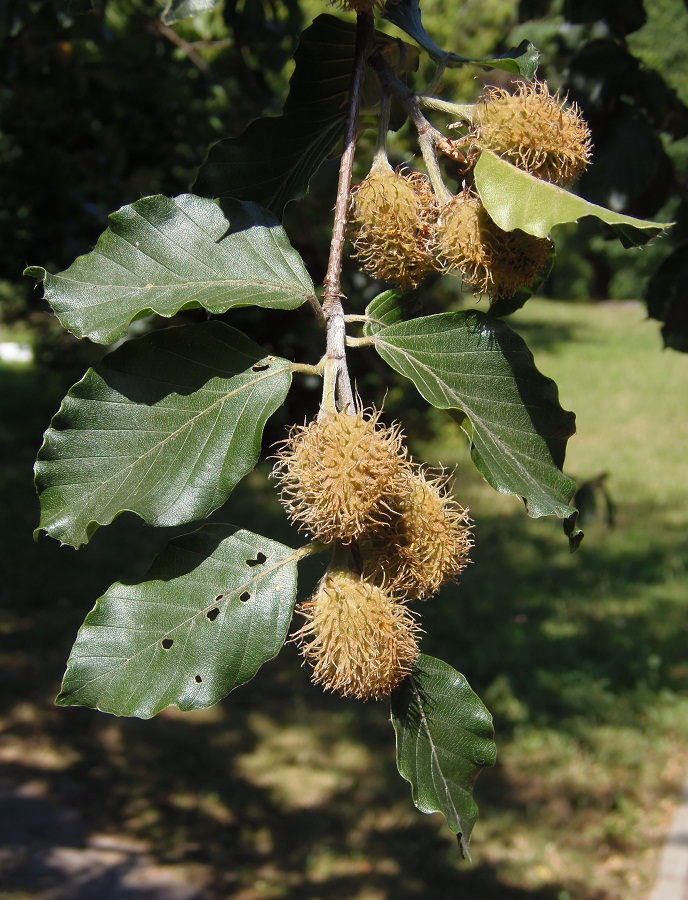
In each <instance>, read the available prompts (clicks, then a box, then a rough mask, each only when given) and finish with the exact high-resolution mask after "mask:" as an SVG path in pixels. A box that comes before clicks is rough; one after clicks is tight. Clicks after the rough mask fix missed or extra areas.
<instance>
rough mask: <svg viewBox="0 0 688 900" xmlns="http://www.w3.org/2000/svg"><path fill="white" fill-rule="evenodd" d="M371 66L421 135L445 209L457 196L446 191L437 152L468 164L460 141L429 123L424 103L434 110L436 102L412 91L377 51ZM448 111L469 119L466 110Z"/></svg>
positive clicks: (460, 108)
mask: <svg viewBox="0 0 688 900" xmlns="http://www.w3.org/2000/svg"><path fill="white" fill-rule="evenodd" d="M369 62H370V65H371V66H372V67H373V69H374V70H375V73H376V75H377V77H378V78H379V80H380V84H381V85H382V87H383V89H384V90H385V91H387V92H388V93H389V94H393V95H394V96H396V98H397V99H398V100H399V102H400V103H401V105H402V106H403V107H404V110H405V112H406V114H407V115H408V117H409V119H410V120H411V121H412V122H413V125H414V127H415V129H416V131H417V132H418V146H419V147H420V151H421V153H422V154H423V160H424V161H425V167H426V169H427V170H428V177H429V178H430V181H431V183H432V187H433V190H434V192H435V194H436V196H437V199H438V201H439V204H440V206H444V205H445V204H447V203H449V201H450V200H451V199H452V197H453V194H452V193H451V191H450V190H449V189H448V188H447V187H446V185H445V184H444V181H443V180H442V175H441V173H440V168H439V165H438V162H437V155H436V151H437V150H439V151H440V153H444V154H445V155H446V156H449V157H450V158H451V159H454V160H456V161H457V162H459V163H465V162H466V158H465V156H464V155H463V153H461V151H460V150H459V148H458V141H457V142H454V141H451V140H449V139H448V138H446V137H445V136H444V135H443V134H442V132H441V131H439V130H438V129H437V128H435V126H434V125H433V124H432V123H431V122H429V121H428V120H427V119H426V117H425V116H424V115H423V112H422V110H421V103H422V104H423V105H425V106H428V107H431V108H432V107H434V106H436V104H435V103H434V102H433V98H428V97H421V96H419V95H418V94H414V92H413V91H412V90H411V89H410V88H408V87H407V86H406V85H405V84H404V83H403V81H401V80H400V79H399V78H397V76H396V75H395V74H394V72H393V71H392V69H391V67H390V66H389V65H388V63H387V62H386V60H385V59H384V57H383V56H382V54H381V53H379V52H378V51H376V52H375V53H373V54H372V56H371V57H370V60H369ZM447 107H453V109H452V111H457V112H459V113H460V115H461V117H465V116H466V112H465V108H464V107H454V105H453V104H446V105H445V104H442V105H441V106H440V107H438V108H443V109H444V111H448V110H447Z"/></svg>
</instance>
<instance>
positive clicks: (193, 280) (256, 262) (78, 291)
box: [25, 194, 314, 344]
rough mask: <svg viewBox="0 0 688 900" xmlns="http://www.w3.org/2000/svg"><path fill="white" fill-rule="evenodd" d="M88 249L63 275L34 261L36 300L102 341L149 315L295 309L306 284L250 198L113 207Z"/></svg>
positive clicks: (309, 289) (280, 232)
mask: <svg viewBox="0 0 688 900" xmlns="http://www.w3.org/2000/svg"><path fill="white" fill-rule="evenodd" d="M109 221H110V224H109V227H108V228H107V230H106V231H105V232H104V233H103V234H102V235H101V236H100V238H99V240H98V243H97V244H96V246H95V249H94V250H92V251H91V252H90V253H87V254H85V255H84V256H80V257H79V258H78V259H77V260H75V262H73V263H72V265H71V266H70V267H69V268H68V269H66V270H65V271H64V272H60V273H59V274H58V275H51V274H49V273H48V272H46V270H45V269H43V268H41V267H39V266H33V267H31V268H29V269H27V270H26V272H25V274H27V275H30V276H31V277H33V278H36V279H38V280H39V281H43V282H44V285H45V298H46V300H48V302H49V303H50V305H51V306H52V308H53V310H54V311H55V314H56V315H57V317H58V319H59V320H60V322H61V323H62V325H63V326H64V327H65V328H67V329H69V331H71V332H72V333H73V334H75V335H76V336H77V337H89V338H90V339H91V340H93V341H96V342H98V343H101V344H109V343H111V342H113V341H115V340H117V339H118V338H120V337H122V336H123V335H124V334H125V333H126V331H127V328H128V327H129V325H130V323H131V322H132V321H133V320H134V319H136V318H139V317H140V316H143V315H148V314H150V313H158V315H161V316H165V317H168V318H169V317H170V316H173V315H174V314H175V313H177V312H179V310H181V309H188V308H191V307H203V308H204V309H207V310H208V312H211V313H223V312H226V311H227V310H228V309H231V308H232V307H239V306H265V307H271V308H273V309H294V308H295V307H297V306H300V305H301V304H302V303H303V302H304V301H305V300H306V299H307V298H308V297H309V296H310V295H311V294H312V293H313V290H314V288H313V282H312V281H311V278H310V276H309V275H308V272H307V271H306V268H305V266H304V264H303V261H302V260H301V257H300V256H299V254H298V253H297V252H296V251H295V250H294V249H293V247H292V246H291V244H290V243H289V240H288V238H287V235H286V233H285V231H284V229H283V228H282V226H281V225H280V224H279V222H278V221H277V220H276V219H275V218H274V217H273V216H271V215H270V214H269V213H267V212H266V211H265V210H264V209H261V208H260V207H259V206H257V205H256V204H254V203H238V202H236V201H235V202H228V203H227V204H226V205H225V207H224V211H223V209H220V207H219V206H218V205H217V204H216V203H214V202H212V201H211V200H205V199H203V198H202V197H196V196H194V195H193V194H182V195H180V196H179V197H175V198H169V197H163V196H162V195H160V194H158V195H156V196H154V197H144V198H143V199H142V200H137V201H136V203H132V204H131V205H130V206H124V207H122V209H120V210H118V211H117V212H116V213H113V214H112V215H111V216H110V218H109Z"/></svg>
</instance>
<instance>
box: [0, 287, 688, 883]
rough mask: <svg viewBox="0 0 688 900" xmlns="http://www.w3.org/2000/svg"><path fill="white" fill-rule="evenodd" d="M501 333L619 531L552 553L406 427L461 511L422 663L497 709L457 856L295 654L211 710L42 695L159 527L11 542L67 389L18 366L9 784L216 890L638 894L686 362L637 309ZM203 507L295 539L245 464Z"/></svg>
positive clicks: (684, 721) (673, 772)
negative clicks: (456, 570)
mask: <svg viewBox="0 0 688 900" xmlns="http://www.w3.org/2000/svg"><path fill="white" fill-rule="evenodd" d="M510 324H511V325H512V327H515V328H518V329H519V330H520V331H521V333H522V334H523V336H524V337H525V338H526V340H527V342H528V344H529V345H530V346H531V348H532V350H533V352H534V354H535V358H536V363H537V365H538V368H539V369H540V370H541V371H542V372H543V373H544V374H546V375H549V376H550V377H553V378H554V379H555V380H556V381H557V383H558V385H559V389H560V396H561V402H562V404H563V405H564V406H565V407H566V408H567V409H572V410H574V411H575V412H576V414H577V417H578V434H577V435H576V436H575V437H574V438H573V439H572V440H571V442H570V445H569V446H570V450H569V454H568V460H567V470H568V471H569V472H570V474H571V475H573V476H574V477H576V478H578V479H589V478H593V477H595V476H597V475H599V474H600V473H601V472H602V471H606V472H608V477H607V483H606V485H607V489H608V491H609V493H610V495H611V498H612V500H613V502H614V506H615V525H614V527H609V525H608V524H607V523H606V522H605V520H604V516H603V515H598V516H597V517H594V516H593V517H592V518H591V520H590V521H589V522H588V523H587V524H586V526H585V530H586V537H585V539H584V541H583V543H582V545H581V548H580V550H579V551H578V552H577V553H576V554H574V555H570V553H569V550H568V545H567V541H566V539H565V536H564V534H563V531H562V528H561V523H560V522H558V521H555V520H553V519H541V520H533V519H529V518H528V517H527V515H526V514H525V512H524V510H523V505H522V503H521V502H520V501H519V500H518V499H516V498H514V497H507V496H503V495H499V494H496V493H495V492H494V491H493V490H492V489H490V488H489V487H487V486H486V485H485V484H484V483H483V482H482V480H481V479H480V477H479V475H478V474H477V473H476V472H475V470H474V469H473V467H472V465H471V463H470V459H469V457H468V450H467V447H466V442H465V439H464V438H463V436H462V435H461V433H460V432H459V430H458V429H457V428H456V426H455V425H454V424H453V423H449V422H448V421H447V420H446V419H445V418H444V414H433V422H435V423H436V424H437V431H438V433H437V436H436V437H435V438H433V439H432V440H430V439H429V433H428V434H426V435H425V438H426V439H425V440H424V441H421V440H420V439H419V438H418V437H416V439H415V440H414V452H415V453H416V454H418V455H419V456H423V457H425V458H427V459H428V461H429V462H430V463H436V462H437V461H438V460H441V461H442V462H444V463H445V464H447V465H451V466H454V465H456V467H457V468H456V493H457V496H458V498H459V499H460V500H461V501H462V502H465V503H467V504H468V505H469V506H470V508H471V514H472V516H473V519H474V522H475V540H476V546H475V549H474V554H473V555H474V561H473V563H472V565H471V566H469V567H468V569H467V571H466V572H465V574H464V575H463V576H462V578H461V582H460V584H459V585H458V586H456V587H451V588H448V589H445V590H444V591H442V593H441V594H440V595H439V596H438V597H436V598H432V599H431V600H429V601H428V602H427V603H425V604H422V605H421V606H420V608H421V611H422V613H423V619H424V627H425V629H426V632H427V633H426V635H425V637H424V639H423V649H424V650H425V652H428V653H432V654H435V655H437V656H441V657H442V658H443V659H446V660H447V661H448V662H449V663H451V664H452V665H454V666H456V667H457V668H458V669H460V670H461V671H462V672H463V673H464V674H465V675H466V677H467V678H468V679H469V681H470V683H471V684H472V686H473V687H474V689H475V690H476V691H477V692H478V694H479V695H480V696H481V697H482V698H483V699H484V701H485V702H486V703H487V705H488V707H489V708H490V709H491V711H492V712H493V714H494V718H495V727H496V732H497V742H498V747H499V756H498V763H497V766H496V767H495V768H494V769H492V770H488V771H486V772H485V773H484V774H482V775H481V777H480V778H479V780H478V782H477V787H476V795H477V799H478V803H479V806H480V811H481V816H480V819H479V820H478V824H477V826H476V829H475V832H474V839H473V844H472V851H473V857H474V863H473V866H472V867H471V866H466V865H465V864H462V863H461V862H460V861H459V858H458V853H457V850H456V843H455V840H454V838H453V836H452V835H451V834H450V832H449V831H448V829H447V828H446V826H445V825H444V823H443V821H442V819H441V817H439V816H432V817H426V816H423V815H422V814H420V813H418V812H417V811H416V810H415V809H414V808H413V805H412V803H411V798H410V792H409V790H408V785H407V784H406V783H404V782H403V781H402V780H401V779H400V778H399V776H398V775H397V773H396V770H395V765H394V747H393V739H394V737H393V732H392V729H391V726H390V724H389V721H388V710H387V708H386V705H385V704H384V703H373V702H371V703H367V704H361V703H356V702H354V701H341V700H339V699H338V698H337V697H334V696H331V695H328V696H324V695H323V694H322V693H321V691H320V690H319V689H318V688H315V687H313V686H312V685H310V683H309V680H308V672H307V670H305V669H303V668H302V667H301V658H300V657H299V655H298V653H297V651H296V648H295V647H294V646H293V645H290V646H288V647H286V648H285V649H284V650H283V652H282V653H281V654H280V657H279V658H278V659H277V660H276V661H275V662H272V663H269V664H267V665H266V666H265V667H264V669H263V670H262V671H261V672H260V673H259V675H258V676H257V677H256V679H254V681H253V682H252V683H251V684H249V685H246V686H244V687H242V688H240V689H239V690H237V691H235V692H234V693H233V694H231V695H230V697H228V698H227V700H226V701H224V702H223V703H222V704H219V705H218V706H216V707H214V708H213V709H212V710H208V711H201V712H198V713H194V714H182V713H179V712H178V711H174V710H172V711H168V712H165V713H164V714H162V715H161V716H159V717H157V718H156V719H154V720H151V721H148V722H140V721H136V720H121V719H115V718H113V717H111V716H104V715H102V714H99V713H96V712H91V711H88V710H69V709H60V710H56V709H54V708H53V707H52V703H51V701H52V697H53V696H54V695H55V693H56V692H57V690H58V687H59V680H60V676H61V674H62V671H63V667H64V661H65V659H66V656H67V654H68V651H69V646H70V644H71V642H72V641H73V639H74V636H75V633H76V629H77V628H78V625H79V624H80V621H81V620H82V619H83V616H84V615H85V613H86V612H87V611H88V610H89V609H90V608H91V606H92V605H93V602H94V601H95V599H96V597H97V596H98V595H99V594H100V593H102V592H103V591H104V590H105V589H106V588H107V587H108V585H109V583H110V582H111V581H113V580H115V579H120V578H130V577H136V576H138V575H141V574H142V572H143V571H144V570H145V567H146V565H147V563H148V562H149V561H150V558H151V557H152V556H153V555H154V554H155V553H156V552H157V551H158V550H159V549H160V547H161V546H162V542H163V540H164V534H163V535H160V534H159V533H158V530H157V529H152V528H147V527H145V526H142V525H140V524H139V523H136V522H135V521H134V519H133V518H131V517H126V516H125V517H122V518H121V519H119V520H117V521H116V522H115V523H113V525H111V526H109V527H108V528H103V529H100V530H99V531H98V532H97V533H96V535H95V537H94V538H93V540H92V541H91V543H90V544H89V545H88V546H87V547H86V548H84V549H83V550H82V551H80V552H79V553H76V552H74V551H73V550H71V549H69V548H59V547H58V546H57V544H56V543H55V542H53V541H50V540H49V539H42V540H41V541H39V543H38V544H35V543H34V542H33V541H32V538H31V531H32V529H33V527H34V526H35V523H36V518H37V504H36V501H35V498H34V496H33V490H32V486H31V460H32V457H33V455H35V452H36V450H37V449H38V446H39V445H40V433H41V430H42V429H43V428H45V427H46V426H47V424H48V422H49V419H50V415H51V414H52V413H53V412H54V411H55V410H56V409H57V406H58V404H59V400H60V397H61V396H62V393H64V391H65V390H66V387H67V385H68V382H67V380H66V379H64V378H62V383H61V384H60V383H58V382H57V380H56V379H55V378H54V377H52V376H51V377H46V376H45V375H44V374H42V373H38V372H26V371H25V372H15V373H10V372H5V373H0V375H2V386H3V388H4V389H3V390H2V392H0V396H1V397H2V400H1V409H0V412H1V413H2V422H3V427H2V429H0V461H1V462H2V467H1V469H0V477H1V479H2V487H3V498H4V506H3V508H2V510H1V511H0V513H1V514H2V516H3V519H2V523H3V535H4V542H3V544H2V546H1V547H0V561H1V562H2V565H3V572H4V573H5V581H4V583H3V586H2V596H3V599H4V600H5V605H6V610H7V615H6V617H5V618H4V620H3V639H4V646H5V648H6V649H5V650H3V653H2V659H1V662H2V668H3V670H4V677H5V690H4V692H3V695H2V703H1V704H0V731H1V732H2V741H1V742H0V743H2V749H1V750H0V759H1V760H2V761H4V762H5V764H6V765H10V766H12V767H13V769H12V771H13V773H14V775H15V777H16V778H17V779H18V780H20V781H21V780H22V779H29V778H33V779H34V780H35V779H38V781H39V782H40V783H41V784H44V785H45V790H46V791H52V792H53V793H54V794H55V795H59V796H61V797H63V798H66V799H64V802H68V803H70V804H71V805H72V806H73V807H74V808H76V809H77V810H78V813H79V815H80V816H82V817H83V818H84V819H85V821H86V823H87V824H88V827H89V828H90V829H91V830H92V831H94V832H98V831H101V832H102V831H106V832H112V833H115V834H120V835H124V836H126V837H127V838H130V839H132V840H136V841H142V842H144V843H145V845H146V846H147V847H150V848H151V853H152V854H153V855H154V856H155V859H156V860H159V861H160V862H161V863H165V864H170V865H172V864H174V865H179V866H185V867H188V866H192V867H198V876H197V877H198V883H199V884H203V885H206V886H207V896H208V897H209V898H218V900H219V898H226V897H230V896H231V897H238V898H241V900H263V898H278V897H286V898H292V900H301V898H313V900H314V898H323V900H345V898H346V900H356V898H360V900H392V898H394V900H435V898H444V897H460V898H467V900H628V898H630V897H633V898H635V897H638V898H643V897H645V896H647V894H648V891H649V886H650V883H651V881H652V878H653V876H654V868H655V865H656V861H657V856H658V852H659V849H660V847H661V842H662V838H663V834H664V830H665V828H666V826H667V823H668V819H669V816H670V812H671V800H672V797H674V796H676V795H677V789H678V787H679V785H680V783H681V782H682V780H683V777H684V771H685V768H686V767H687V766H688V749H687V747H688V702H687V699H686V696H687V695H686V689H687V687H688V661H687V658H688V657H687V654H686V638H687V632H686V622H687V617H686V614H685V604H686V580H687V579H686V560H687V559H688V547H687V546H686V534H687V531H686V525H687V524H688V482H687V480H686V477H685V475H686V473H685V446H686V444H687V443H688V440H687V439H688V433H687V430H686V429H687V428H688V417H687V416H686V409H685V397H686V387H687V386H688V359H686V358H685V357H683V356H679V355H678V354H671V353H669V352H662V351H661V349H660V341H659V336H658V331H657V327H656V325H655V324H654V323H648V322H647V321H645V320H644V317H643V313H642V310H641V308H640V307H639V306H634V305H615V306H604V305H602V306H600V305H598V306H581V305H568V304H554V303H544V302H537V301H532V300H531V301H529V303H528V304H527V306H526V308H525V309H524V310H522V311H521V312H519V313H518V314H517V315H516V316H514V317H513V318H512V320H511V322H510ZM76 377H78V375H77V376H76ZM445 423H446V424H445ZM220 518H222V519H223V520H224V521H234V522H237V523H239V524H242V525H244V526H246V527H250V528H253V529H255V530H256V531H259V532H261V533H265V534H266V535H268V536H270V537H273V538H276V539H281V540H285V541H287V542H289V541H291V542H292V543H293V545H296V544H297V543H298V542H299V540H300V539H299V538H298V537H297V536H296V535H295V534H294V533H293V532H291V533H290V532H289V530H288V528H287V523H286V520H285V517H284V514H283V511H282V510H281V509H280V508H279V507H278V505H277V504H276V502H275V494H274V486H273V485H272V483H271V482H269V481H268V479H267V469H266V467H262V468H260V469H259V470H257V471H256V472H255V473H254V474H252V475H251V476H250V477H249V478H247V479H245V482H244V483H243V484H242V485H241V486H240V488H239V489H238V490H237V492H236V495H235V496H234V497H233V498H232V499H231V501H230V503H229V504H228V505H227V508H226V509H224V510H222V511H221V513H220ZM191 527H193V526H188V527H187V528H186V529H185V530H190V529H191ZM313 566H314V567H315V569H317V567H318V566H322V559H318V560H314V561H313ZM314 577H317V572H316V571H313V572H312V573H311V575H310V580H311V581H312V580H313V578H314ZM307 582H308V577H307V576H303V578H302V591H306V590H307ZM194 871H196V870H195V869H194ZM194 877H196V876H194ZM8 885H9V886H10V887H12V886H13V885H14V882H13V881H12V880H11V879H10V880H9V881H8ZM17 887H20V885H17ZM204 889H205V888H204Z"/></svg>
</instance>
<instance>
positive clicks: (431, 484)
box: [368, 468, 473, 600]
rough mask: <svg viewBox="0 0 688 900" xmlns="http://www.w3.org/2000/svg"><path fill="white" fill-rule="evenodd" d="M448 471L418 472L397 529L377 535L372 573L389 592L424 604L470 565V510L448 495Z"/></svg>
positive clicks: (402, 500)
mask: <svg viewBox="0 0 688 900" xmlns="http://www.w3.org/2000/svg"><path fill="white" fill-rule="evenodd" d="M448 482H449V478H448V476H446V475H445V474H444V473H443V472H430V471H428V470H427V469H422V468H417V469H416V471H415V472H414V473H413V474H410V475H407V477H406V485H405V491H403V492H401V493H400V494H399V496H398V499H397V513H396V515H395V516H394V517H393V519H392V521H391V524H390V525H389V526H388V527H387V528H384V529H381V530H379V531H378V532H376V533H375V534H372V535H371V545H372V556H371V563H372V566H371V565H369V566H368V568H369V569H371V571H370V576H371V577H372V578H374V579H375V580H378V579H380V578H384V581H385V583H386V584H387V585H388V589H389V590H391V591H395V592H399V593H400V594H402V595H404V596H407V597H412V598H418V599H420V600H422V599H425V598H426V597H429V596H430V595H431V594H434V593H436V592H437V591H438V590H439V589H440V588H441V587H442V585H443V584H446V583H447V582H448V581H452V580H453V579H454V578H456V577H457V575H459V574H460V573H461V572H462V571H463V570H464V569H465V568H466V566H467V565H468V562H469V557H468V554H469V552H470V548H471V547H472V546H473V540H472V538H471V531H470V520H469V518H468V511H467V510H466V509H464V508H463V507H462V506H460V505H459V504H458V503H457V502H456V500H455V499H454V498H453V497H452V496H451V495H450V493H449V491H448Z"/></svg>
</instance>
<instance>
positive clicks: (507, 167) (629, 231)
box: [475, 150, 671, 246]
mask: <svg viewBox="0 0 688 900" xmlns="http://www.w3.org/2000/svg"><path fill="white" fill-rule="evenodd" d="M475 186H476V187H477V189H478V193H479V194H480V199H481V200H482V201H483V204H484V205H485V209H486V210H487V211H488V213H489V214H490V218H491V219H492V220H493V221H494V222H495V224H496V225H497V226H498V227H499V228H501V229H502V230H503V231H513V230H514V229H515V228H520V229H521V231H525V232H527V233H528V234H533V235H535V236H536V237H540V238H544V237H547V236H548V235H549V233H550V231H551V230H552V229H553V228H554V226H555V225H563V224H564V223H565V222H577V221H578V219H580V218H582V217H583V216H596V217H597V218H598V219H601V220H602V221H603V222H606V223H607V224H608V225H612V226H613V227H614V228H615V230H617V232H618V233H619V236H620V237H622V240H623V241H624V243H625V245H626V246H629V245H632V246H638V245H640V244H645V243H647V241H649V240H650V238H653V237H656V236H657V235H658V234H661V233H662V232H663V231H665V230H666V229H667V228H669V227H670V225H671V223H666V222H665V223H661V222H648V221H644V220H643V219H634V218H633V216H623V215H621V213H616V212H613V211H612V210H611V209H605V208H604V207H603V206H597V205H595V204H594V203H589V202H588V201H587V200H584V199H583V198H582V197H578V196H577V195H576V194H571V193H569V191H565V190H564V189H563V188H560V187H558V186H557V185H556V184H550V183H549V182H548V181H542V179H540V178H535V177H534V176H533V175H529V174H528V172H524V171H523V170H522V169H517V168H516V166H512V165H511V163H509V162H507V161H506V160H505V159H501V157H499V156H497V155H496V154H494V153H492V152H490V151H489V150H484V151H483V152H482V153H481V154H480V158H479V159H478V162H477V163H476V166H475Z"/></svg>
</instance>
